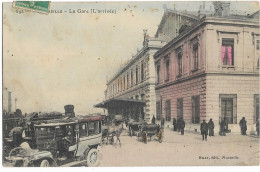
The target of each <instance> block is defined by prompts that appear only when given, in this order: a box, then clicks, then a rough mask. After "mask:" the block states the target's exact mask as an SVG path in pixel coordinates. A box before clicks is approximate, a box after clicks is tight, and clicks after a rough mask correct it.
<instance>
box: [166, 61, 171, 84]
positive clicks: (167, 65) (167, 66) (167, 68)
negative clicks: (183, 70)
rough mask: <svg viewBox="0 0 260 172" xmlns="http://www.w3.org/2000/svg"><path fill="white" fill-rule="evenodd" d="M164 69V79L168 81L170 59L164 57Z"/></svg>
mask: <svg viewBox="0 0 260 172" xmlns="http://www.w3.org/2000/svg"><path fill="white" fill-rule="evenodd" d="M165 70H166V75H165V81H169V76H170V59H166V61H165Z"/></svg>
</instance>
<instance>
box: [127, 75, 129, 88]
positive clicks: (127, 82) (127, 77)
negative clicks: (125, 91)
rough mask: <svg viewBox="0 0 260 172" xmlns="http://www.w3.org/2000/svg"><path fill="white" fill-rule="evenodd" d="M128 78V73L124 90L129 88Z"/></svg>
mask: <svg viewBox="0 0 260 172" xmlns="http://www.w3.org/2000/svg"><path fill="white" fill-rule="evenodd" d="M128 85H129V78H128V73H127V74H126V88H129V86H128Z"/></svg>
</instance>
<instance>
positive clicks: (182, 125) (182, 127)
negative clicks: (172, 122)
mask: <svg viewBox="0 0 260 172" xmlns="http://www.w3.org/2000/svg"><path fill="white" fill-rule="evenodd" d="M179 125H180V129H181V135H184V128H185V122H184V120H183V119H182V118H180V124H179Z"/></svg>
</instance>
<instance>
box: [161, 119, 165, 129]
mask: <svg viewBox="0 0 260 172" xmlns="http://www.w3.org/2000/svg"><path fill="white" fill-rule="evenodd" d="M161 128H164V117H162V118H161Z"/></svg>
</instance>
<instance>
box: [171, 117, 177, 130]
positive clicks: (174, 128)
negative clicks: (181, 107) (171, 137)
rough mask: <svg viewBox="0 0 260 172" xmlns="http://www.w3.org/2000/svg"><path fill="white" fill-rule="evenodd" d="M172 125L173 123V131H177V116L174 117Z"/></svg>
mask: <svg viewBox="0 0 260 172" xmlns="http://www.w3.org/2000/svg"><path fill="white" fill-rule="evenodd" d="M172 125H173V127H172V128H173V131H177V121H176V118H173V120H172Z"/></svg>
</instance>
